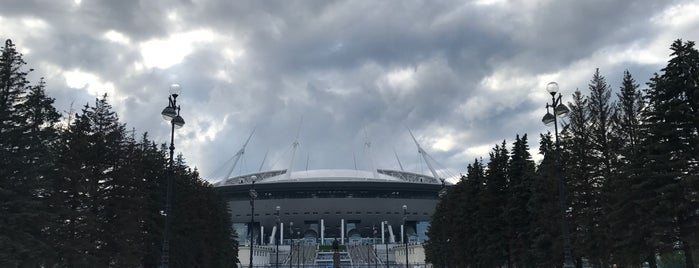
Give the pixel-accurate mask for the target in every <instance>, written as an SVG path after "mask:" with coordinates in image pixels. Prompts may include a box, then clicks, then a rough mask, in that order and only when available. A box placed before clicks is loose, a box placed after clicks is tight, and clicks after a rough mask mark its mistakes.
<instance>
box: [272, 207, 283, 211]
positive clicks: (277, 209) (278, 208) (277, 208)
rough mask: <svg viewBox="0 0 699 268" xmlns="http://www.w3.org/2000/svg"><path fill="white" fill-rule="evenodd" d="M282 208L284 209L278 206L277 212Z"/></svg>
mask: <svg viewBox="0 0 699 268" xmlns="http://www.w3.org/2000/svg"><path fill="white" fill-rule="evenodd" d="M280 209H282V208H281V207H280V206H277V207H276V208H275V209H274V210H276V211H277V212H279V210H280Z"/></svg>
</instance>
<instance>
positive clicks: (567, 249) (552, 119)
mask: <svg viewBox="0 0 699 268" xmlns="http://www.w3.org/2000/svg"><path fill="white" fill-rule="evenodd" d="M546 91H548V92H549V94H551V103H550V104H549V103H546V115H544V118H543V119H541V121H542V122H543V123H544V124H545V125H547V126H550V125H551V124H553V133H554V136H555V139H556V140H555V145H556V148H555V153H556V173H557V175H558V195H559V198H558V199H559V200H558V201H559V206H560V210H561V232H562V236H563V258H564V259H563V267H564V268H573V267H575V265H574V264H573V256H572V254H571V246H570V235H569V231H568V218H567V217H566V206H565V204H566V194H565V184H564V183H563V172H562V168H561V165H562V163H561V152H560V149H559V144H558V119H557V117H559V116H560V117H564V116H566V115H568V113H569V112H570V109H568V107H566V106H565V105H564V104H563V103H562V102H561V93H559V92H558V83H556V82H550V83H548V84H547V85H546ZM557 93H558V94H557ZM549 108H551V109H553V114H551V112H550V111H549Z"/></svg>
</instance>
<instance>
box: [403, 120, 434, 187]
mask: <svg viewBox="0 0 699 268" xmlns="http://www.w3.org/2000/svg"><path fill="white" fill-rule="evenodd" d="M408 132H409V133H410V137H412V138H413V141H414V142H415V145H416V146H417V153H419V154H420V155H421V156H422V159H423V160H424V161H425V164H427V168H429V169H430V172H431V173H432V176H433V177H434V178H435V179H438V180H439V179H440V178H439V175H437V171H436V170H435V169H434V167H432V164H431V163H430V161H429V159H431V158H432V157H431V156H429V155H428V154H427V152H425V150H423V149H422V147H421V146H420V143H418V142H417V139H415V136H414V135H413V132H412V131H410V129H408ZM433 160H434V159H433Z"/></svg>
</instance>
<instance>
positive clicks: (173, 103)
mask: <svg viewBox="0 0 699 268" xmlns="http://www.w3.org/2000/svg"><path fill="white" fill-rule="evenodd" d="M180 93H182V87H180V85H179V84H172V85H170V96H168V97H167V99H168V105H167V107H165V109H163V111H162V112H161V113H160V114H161V115H162V116H163V119H165V121H169V122H170V127H171V128H170V148H169V149H170V160H169V161H168V165H167V186H166V187H167V190H166V193H165V233H164V234H163V252H162V253H163V255H162V257H161V262H162V263H161V265H160V266H161V267H163V268H167V267H168V265H169V264H170V221H171V220H172V217H170V213H171V212H172V177H173V176H174V170H173V166H172V165H173V164H174V163H175V162H174V161H173V156H174V155H175V128H178V129H179V128H181V127H182V126H184V119H182V117H181V116H180V106H179V105H177V96H179V95H180Z"/></svg>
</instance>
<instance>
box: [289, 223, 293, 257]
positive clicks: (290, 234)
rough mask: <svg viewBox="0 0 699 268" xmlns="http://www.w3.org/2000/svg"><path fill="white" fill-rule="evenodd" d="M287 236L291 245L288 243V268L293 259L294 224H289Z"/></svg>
mask: <svg viewBox="0 0 699 268" xmlns="http://www.w3.org/2000/svg"><path fill="white" fill-rule="evenodd" d="M289 236H290V237H291V243H289V268H291V264H293V263H294V262H293V257H294V222H293V221H291V222H289Z"/></svg>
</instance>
